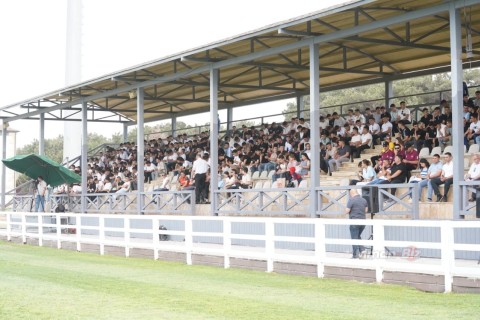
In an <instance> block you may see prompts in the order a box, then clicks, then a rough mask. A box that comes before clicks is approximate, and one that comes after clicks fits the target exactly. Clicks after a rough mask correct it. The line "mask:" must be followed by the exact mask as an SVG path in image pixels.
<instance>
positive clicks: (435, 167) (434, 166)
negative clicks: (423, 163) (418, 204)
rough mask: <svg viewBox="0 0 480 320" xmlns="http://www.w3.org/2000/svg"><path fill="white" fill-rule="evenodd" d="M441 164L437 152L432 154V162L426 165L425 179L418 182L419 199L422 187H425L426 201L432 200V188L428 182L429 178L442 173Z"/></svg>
mask: <svg viewBox="0 0 480 320" xmlns="http://www.w3.org/2000/svg"><path fill="white" fill-rule="evenodd" d="M442 166H443V163H442V162H441V161H440V156H439V155H438V154H434V155H433V158H432V163H431V164H430V166H429V167H428V171H427V176H426V179H425V180H422V181H420V182H419V183H418V192H419V194H418V198H419V199H421V198H422V189H423V188H425V187H427V201H429V202H431V201H432V195H433V189H432V185H431V184H430V180H431V179H434V178H437V177H440V176H441V175H442Z"/></svg>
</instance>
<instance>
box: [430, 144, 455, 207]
mask: <svg viewBox="0 0 480 320" xmlns="http://www.w3.org/2000/svg"><path fill="white" fill-rule="evenodd" d="M444 157H445V163H444V164H443V166H442V174H441V176H440V177H436V178H433V179H430V182H429V183H430V185H431V187H432V189H433V192H434V193H435V195H436V196H437V202H446V201H447V195H448V190H450V186H451V185H452V183H453V161H452V154H451V153H450V152H445V155H444ZM442 184H445V187H444V190H445V192H444V194H443V195H442V194H441V193H440V190H439V186H440V185H442Z"/></svg>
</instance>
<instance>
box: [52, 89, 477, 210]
mask: <svg viewBox="0 0 480 320" xmlns="http://www.w3.org/2000/svg"><path fill="white" fill-rule="evenodd" d="M475 95H476V97H475V98H473V99H472V98H469V97H468V95H467V96H465V97H464V110H463V114H464V124H465V126H464V132H465V135H464V136H465V138H464V143H465V146H466V147H467V148H469V147H470V146H471V145H476V144H480V121H479V119H478V108H479V106H480V91H477V92H476V93H475ZM414 117H415V116H414V114H413V110H411V109H409V107H408V106H407V105H406V103H405V102H403V101H402V102H400V104H399V106H398V107H397V105H395V104H391V105H390V106H389V108H388V109H387V108H385V107H384V106H382V107H376V108H375V109H370V108H366V109H365V110H364V111H363V112H362V111H360V110H359V109H355V110H354V109H351V110H348V113H347V114H346V115H345V116H343V117H342V116H341V115H339V114H338V113H337V112H334V113H332V114H327V115H323V116H321V117H320V122H319V126H320V134H321V136H320V155H321V156H320V168H321V170H322V171H324V172H325V173H326V174H330V175H331V174H332V172H335V171H338V170H339V169H340V167H341V164H342V163H343V162H349V161H351V162H353V161H354V159H355V158H359V157H361V155H362V152H363V151H364V150H365V149H370V148H376V149H375V150H377V149H378V151H379V152H378V155H375V156H373V157H371V159H363V160H362V161H360V160H361V159H358V160H359V161H360V163H359V176H358V180H352V184H353V183H355V184H377V183H403V182H406V181H411V182H414V181H417V182H419V183H420V186H421V188H423V187H428V196H427V197H428V200H432V195H433V194H435V195H436V196H437V200H438V201H444V200H446V195H447V193H448V187H449V186H450V184H451V181H452V177H453V169H452V170H451V169H450V167H452V163H453V159H452V157H451V154H449V153H445V155H443V156H444V157H449V159H447V158H445V159H443V161H441V159H440V154H441V153H439V154H437V155H435V156H434V157H433V158H432V159H431V161H432V164H429V162H428V161H426V160H420V159H419V151H420V150H421V149H422V148H428V149H429V151H431V150H432V148H434V147H440V148H441V150H442V151H443V149H444V148H445V147H447V146H449V145H451V143H452V140H451V135H452V113H451V110H450V107H449V105H448V103H447V101H445V100H443V101H441V103H440V105H439V106H437V107H435V108H433V110H430V109H429V108H424V109H423V110H422V114H421V116H419V120H418V121H414V120H413V118H414ZM209 150H210V140H209V133H208V132H202V133H200V134H199V135H195V136H187V135H186V134H183V135H179V136H177V137H172V136H169V137H167V138H166V139H153V140H149V141H145V157H144V164H145V165H144V175H145V176H144V177H143V179H144V182H145V183H147V184H151V182H152V181H155V183H157V184H158V185H156V186H155V190H158V191H165V190H185V189H186V190H188V189H195V190H196V191H195V192H196V194H197V197H196V199H197V201H198V202H199V203H202V202H208V188H209V181H210V175H211V173H210V171H209V164H210V163H211V161H212V159H211V158H210V156H209V153H210V151H209ZM311 152H312V148H311V145H310V124H309V123H308V122H307V121H305V119H303V118H297V117H294V118H292V119H291V121H289V122H287V121H284V122H283V123H275V122H273V123H271V124H263V125H262V126H260V127H254V126H252V127H247V126H245V125H244V126H242V127H241V128H236V127H235V126H233V127H232V130H230V131H229V132H228V133H227V134H226V135H225V136H224V137H222V138H221V139H220V140H219V150H218V164H219V172H218V177H219V179H218V181H219V185H218V187H219V188H222V189H237V188H251V187H253V180H252V175H254V174H255V175H256V174H262V172H268V173H270V174H269V175H268V177H269V179H272V183H273V182H275V183H278V186H282V187H283V186H287V187H288V186H295V185H298V184H299V183H300V181H302V179H305V178H306V177H308V176H309V173H310V157H311ZM136 157H137V146H136V145H135V144H134V143H130V142H126V143H123V144H121V145H120V147H119V148H118V149H113V148H110V149H109V150H107V151H106V152H105V153H102V154H100V155H99V156H98V157H94V158H90V159H88V166H87V169H88V172H87V175H88V178H87V179H88V185H87V192H89V193H113V192H117V193H123V192H128V191H130V190H135V189H136V187H137V181H138V176H137V158H136ZM474 159H477V156H475V157H474ZM478 159H479V160H480V157H478ZM478 162H479V161H474V162H473V164H472V168H471V170H470V171H471V172H469V174H468V176H466V177H465V178H466V179H472V180H476V179H479V178H480V166H479V165H478ZM73 169H75V170H79V168H78V167H77V168H72V170H73ZM434 169H435V170H434ZM414 170H415V171H418V174H415V173H414V174H412V171H414ZM255 172H258V173H255ZM203 175H204V176H203ZM173 176H177V177H178V178H175V179H172V177H173ZM158 178H161V179H158ZM173 181H175V182H173ZM442 184H445V191H444V194H443V195H442V194H440V191H439V188H438V186H439V185H442ZM74 188H75V189H74V190H73V191H74V192H77V193H79V192H81V188H80V187H79V186H76V187H74ZM421 188H420V190H421ZM64 191H65V190H63V189H62V187H60V188H59V189H57V190H56V192H57V193H62V192H64ZM392 192H395V190H392Z"/></svg>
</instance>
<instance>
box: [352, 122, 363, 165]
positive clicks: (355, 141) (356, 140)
mask: <svg viewBox="0 0 480 320" xmlns="http://www.w3.org/2000/svg"><path fill="white" fill-rule="evenodd" d="M361 144H362V137H361V136H360V134H359V133H358V128H357V127H354V128H353V133H352V138H351V140H350V158H351V160H352V162H353V158H358V156H357V154H360V152H358V150H357V148H358V147H360V145H361Z"/></svg>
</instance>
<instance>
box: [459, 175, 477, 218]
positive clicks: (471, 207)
mask: <svg viewBox="0 0 480 320" xmlns="http://www.w3.org/2000/svg"><path fill="white" fill-rule="evenodd" d="M459 185H460V194H461V195H462V201H460V217H462V218H464V217H465V216H469V215H476V210H478V209H477V203H476V201H474V202H469V201H468V199H469V198H470V197H469V193H473V194H476V193H477V192H480V181H460V182H459ZM476 196H477V197H480V194H476Z"/></svg>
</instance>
